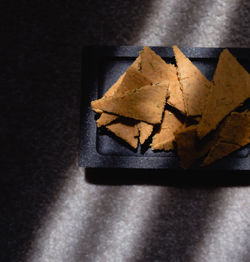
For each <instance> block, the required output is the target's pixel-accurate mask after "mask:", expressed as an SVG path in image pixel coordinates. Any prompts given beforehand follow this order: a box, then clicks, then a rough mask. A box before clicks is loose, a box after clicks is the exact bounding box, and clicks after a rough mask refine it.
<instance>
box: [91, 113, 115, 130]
mask: <svg viewBox="0 0 250 262" xmlns="http://www.w3.org/2000/svg"><path fill="white" fill-rule="evenodd" d="M117 118H118V116H117V115H112V114H109V113H105V112H103V113H102V114H101V116H100V117H99V118H98V119H97V120H96V123H97V127H101V126H106V125H107V124H109V123H111V122H113V121H114V120H116V119H117Z"/></svg>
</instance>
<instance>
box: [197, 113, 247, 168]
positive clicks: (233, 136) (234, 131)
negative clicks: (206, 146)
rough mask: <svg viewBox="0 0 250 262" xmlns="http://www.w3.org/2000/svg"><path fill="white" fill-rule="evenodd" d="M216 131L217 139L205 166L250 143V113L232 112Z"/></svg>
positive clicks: (204, 163)
mask: <svg viewBox="0 0 250 262" xmlns="http://www.w3.org/2000/svg"><path fill="white" fill-rule="evenodd" d="M216 133H217V134H216V141H215V143H214V145H213V146H212V147H211V149H210V151H209V153H208V155H207V157H206V158H205V160H204V161H203V163H202V165H203V166H205V165H208V164H211V163H213V162H214V161H216V160H218V159H221V158H223V157H224V156H227V155H229V154H230V153H232V152H233V151H235V150H237V149H239V148H240V147H242V146H245V145H247V144H248V143H250V113H249V112H242V113H237V112H233V113H231V115H230V116H228V117H227V118H226V119H225V120H224V121H223V123H222V124H221V126H220V127H219V128H218V131H216Z"/></svg>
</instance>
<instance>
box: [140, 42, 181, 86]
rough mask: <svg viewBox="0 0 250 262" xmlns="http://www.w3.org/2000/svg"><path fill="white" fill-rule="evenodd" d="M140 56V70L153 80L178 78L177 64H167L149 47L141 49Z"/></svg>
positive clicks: (173, 79) (174, 79)
mask: <svg viewBox="0 0 250 262" xmlns="http://www.w3.org/2000/svg"><path fill="white" fill-rule="evenodd" d="M140 57H141V62H140V72H141V73H142V74H143V75H145V76H147V77H148V78H149V79H150V80H151V81H152V82H161V81H164V80H168V81H176V80H178V79H177V75H176V71H175V66H174V65H171V64H167V63H166V62H165V61H164V60H163V59H162V58H161V57H160V56H159V55H157V54H156V53H155V52H154V51H153V50H152V49H150V48H149V47H147V46H145V47H144V50H143V51H140Z"/></svg>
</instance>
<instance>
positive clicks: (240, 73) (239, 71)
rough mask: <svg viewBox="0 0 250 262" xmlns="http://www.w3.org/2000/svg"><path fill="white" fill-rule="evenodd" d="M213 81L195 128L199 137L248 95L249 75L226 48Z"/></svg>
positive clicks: (205, 133) (214, 127)
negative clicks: (200, 117)
mask: <svg viewBox="0 0 250 262" xmlns="http://www.w3.org/2000/svg"><path fill="white" fill-rule="evenodd" d="M213 82H214V85H212V88H211V93H210V95H209V98H208V100H207V103H206V106H205V108H204V110H203V113H202V119H201V121H200V123H199V126H198V128H197V133H198V136H199V137H200V138H203V137H204V136H206V135H207V134H208V133H209V132H211V131H212V130H214V129H216V127H217V125H218V124H219V123H220V122H221V121H222V119H223V118H224V117H226V116H227V115H228V114H229V113H230V112H232V111H233V110H235V109H236V108H237V107H239V106H240V105H241V104H242V103H244V101H245V100H246V99H247V98H249V97H250V75H249V73H248V72H247V71H246V70H245V69H244V68H243V66H241V65H240V64H239V62H238V61H237V60H236V58H235V57H233V56H232V54H231V53H230V52H229V51H228V50H227V49H224V50H223V51H222V52H221V54H220V57H219V61H218V64H217V67H216V71H215V74H214V77H213Z"/></svg>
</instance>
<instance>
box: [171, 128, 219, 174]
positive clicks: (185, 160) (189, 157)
mask: <svg viewBox="0 0 250 262" xmlns="http://www.w3.org/2000/svg"><path fill="white" fill-rule="evenodd" d="M196 129H197V125H192V126H189V127H185V128H183V129H182V130H181V131H178V132H177V133H176V134H175V141H176V144H177V149H178V150H177V152H178V156H179V159H180V166H181V167H182V168H184V169H188V168H189V167H190V166H191V165H192V164H194V162H195V161H196V160H198V159H200V158H202V157H203V156H205V155H206V154H207V152H208V151H209V149H210V147H211V145H212V144H213V143H214V136H212V137H210V138H209V139H207V140H206V141H203V142H202V143H201V142H200V141H199V140H198V138H197V133H196Z"/></svg>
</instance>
